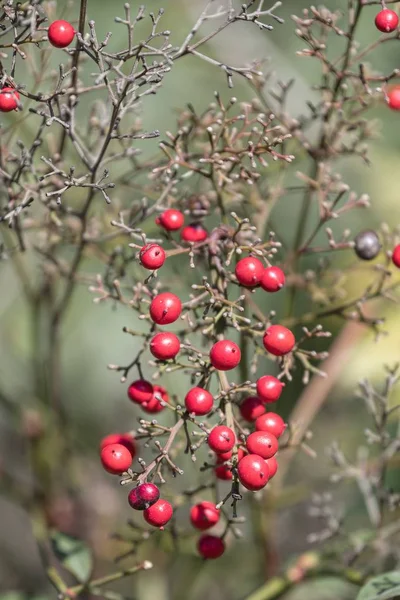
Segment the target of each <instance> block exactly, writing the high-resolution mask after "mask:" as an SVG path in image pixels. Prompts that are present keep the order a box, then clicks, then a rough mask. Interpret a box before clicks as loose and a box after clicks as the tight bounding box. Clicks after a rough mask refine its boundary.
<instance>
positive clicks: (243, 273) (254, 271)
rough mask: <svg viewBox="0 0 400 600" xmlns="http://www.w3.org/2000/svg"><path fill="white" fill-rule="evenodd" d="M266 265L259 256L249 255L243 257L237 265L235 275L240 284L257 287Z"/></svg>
mask: <svg viewBox="0 0 400 600" xmlns="http://www.w3.org/2000/svg"><path fill="white" fill-rule="evenodd" d="M264 270H265V267H264V265H263V264H262V262H261V261H260V260H258V258H255V257H254V256H248V257H247V258H242V259H241V260H239V262H238V263H237V265H236V268H235V275H236V277H237V280H238V282H239V283H240V285H243V286H245V287H250V288H251V287H256V286H258V285H259V284H260V281H261V278H262V276H263V274H264Z"/></svg>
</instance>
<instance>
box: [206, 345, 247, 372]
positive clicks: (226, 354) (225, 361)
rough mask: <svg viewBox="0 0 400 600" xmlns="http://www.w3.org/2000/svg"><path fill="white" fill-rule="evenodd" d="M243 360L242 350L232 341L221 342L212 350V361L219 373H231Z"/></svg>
mask: <svg viewBox="0 0 400 600" xmlns="http://www.w3.org/2000/svg"><path fill="white" fill-rule="evenodd" d="M240 359H241V352H240V348H239V346H238V345H237V344H235V342H231V341H230V340H220V341H219V342H217V343H216V344H214V346H213V347H212V348H211V350H210V360H211V364H212V366H213V367H215V368H216V369H218V371H230V370H231V369H234V368H235V367H237V366H238V364H239V363H240Z"/></svg>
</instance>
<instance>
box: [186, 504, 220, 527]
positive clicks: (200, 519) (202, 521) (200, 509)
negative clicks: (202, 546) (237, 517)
mask: <svg viewBox="0 0 400 600" xmlns="http://www.w3.org/2000/svg"><path fill="white" fill-rule="evenodd" d="M219 517H220V511H219V510H218V508H217V507H216V506H215V504H213V503H212V502H207V501H206V500H204V501H203V502H199V503H198V504H195V505H194V506H192V508H191V509H190V521H191V523H192V525H193V527H195V528H196V529H200V531H205V530H206V529H210V527H214V525H216V524H217V523H218V521H219Z"/></svg>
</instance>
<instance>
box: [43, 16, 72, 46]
mask: <svg viewBox="0 0 400 600" xmlns="http://www.w3.org/2000/svg"><path fill="white" fill-rule="evenodd" d="M74 36H75V29H74V28H73V27H72V25H71V23H68V21H63V20H62V19H59V20H58V21H53V23H52V24H51V25H50V27H49V30H48V37H49V42H50V44H51V45H52V46H55V47H56V48H66V47H67V46H69V45H70V43H71V42H72V40H73V39H74Z"/></svg>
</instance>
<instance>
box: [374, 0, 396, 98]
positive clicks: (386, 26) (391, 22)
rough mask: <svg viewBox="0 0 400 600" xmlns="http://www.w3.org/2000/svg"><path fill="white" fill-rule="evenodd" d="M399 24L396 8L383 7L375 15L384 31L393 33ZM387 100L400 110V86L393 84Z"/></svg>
mask: <svg viewBox="0 0 400 600" xmlns="http://www.w3.org/2000/svg"><path fill="white" fill-rule="evenodd" d="M383 5H384V3H383ZM398 25H399V16H398V14H397V13H396V12H395V11H394V10H390V9H388V8H383V10H381V11H379V13H378V14H377V15H376V17H375V26H376V28H377V29H379V31H382V33H392V32H393V31H396V29H397V27H398ZM386 101H387V103H388V106H389V107H390V108H391V109H393V110H400V86H398V85H397V86H393V87H392V88H391V89H389V90H388V92H387V95H386Z"/></svg>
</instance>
